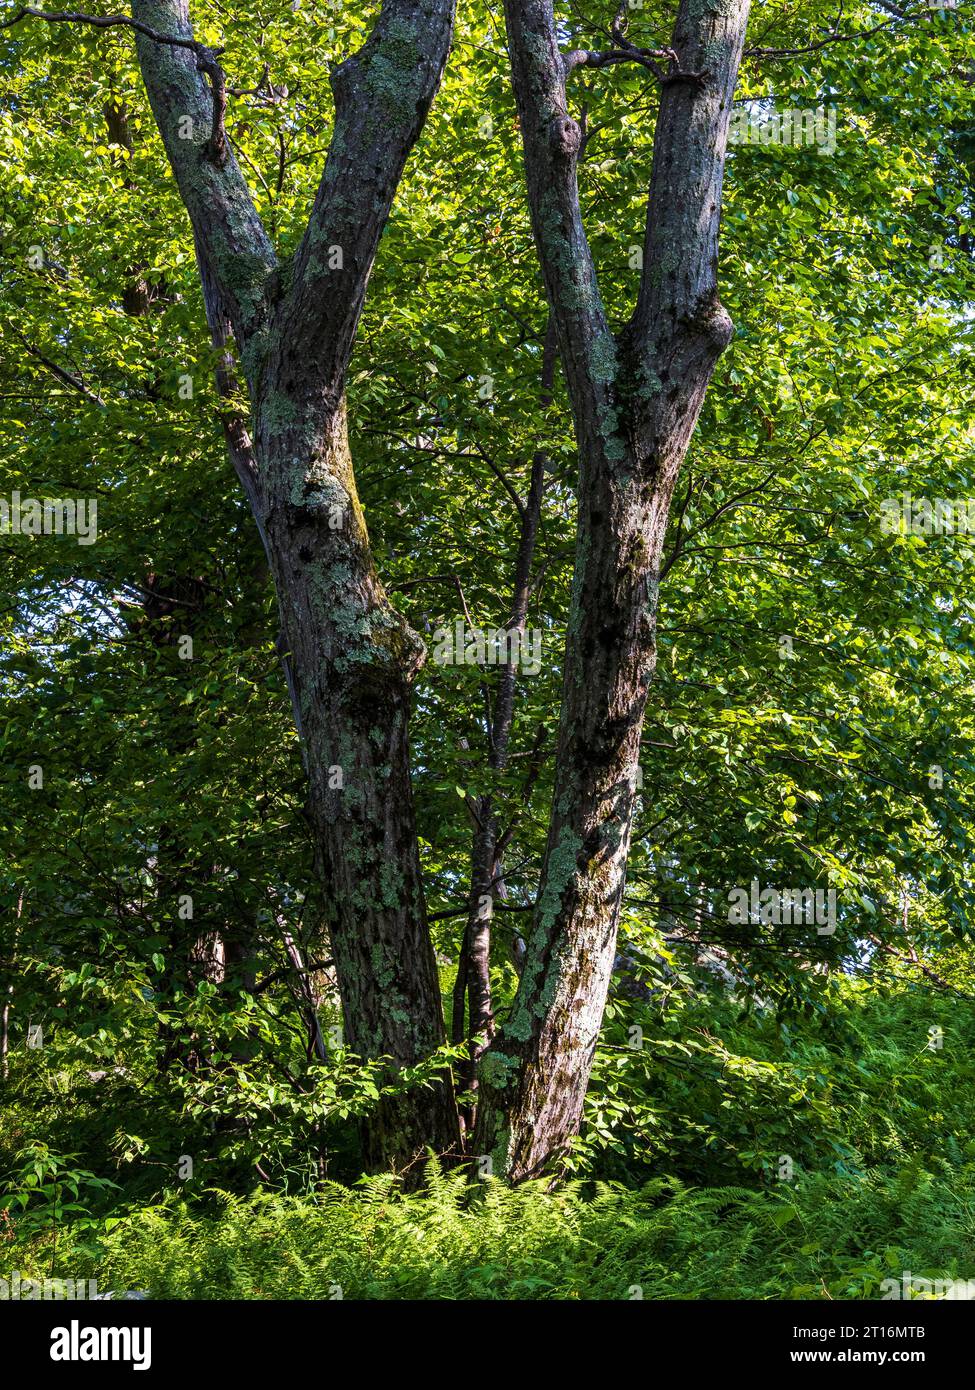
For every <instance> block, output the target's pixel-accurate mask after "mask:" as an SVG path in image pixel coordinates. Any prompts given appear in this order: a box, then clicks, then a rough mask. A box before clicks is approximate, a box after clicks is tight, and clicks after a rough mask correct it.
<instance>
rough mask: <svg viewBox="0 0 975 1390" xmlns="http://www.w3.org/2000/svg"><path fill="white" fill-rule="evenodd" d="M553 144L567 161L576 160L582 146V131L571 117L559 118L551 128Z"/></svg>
mask: <svg viewBox="0 0 975 1390" xmlns="http://www.w3.org/2000/svg"><path fill="white" fill-rule="evenodd" d="M549 134H550V135H551V139H552V144H553V145H554V147H555V149H556V151H557V152H558V153H559V154H560V155H563V156H564V157H565V158H566V159H574V158H575V156H576V155H577V154H578V153H579V147H580V145H581V144H582V130H581V129H580V127H579V123H578V122H577V121H574V120H573V119H572V117H571V116H559V117H557V118H556V119H555V120H554V121H553V122H552V124H551V126H550V127H549Z"/></svg>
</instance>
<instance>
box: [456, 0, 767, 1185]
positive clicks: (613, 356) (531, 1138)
mask: <svg viewBox="0 0 975 1390" xmlns="http://www.w3.org/2000/svg"><path fill="white" fill-rule="evenodd" d="M747 13H748V0H704V2H703V3H702V0H682V2H681V5H680V8H679V12H678V16H677V21H676V26H675V30H674V35H673V39H672V47H673V50H674V52H675V53H676V55H677V61H676V63H672V64H671V69H670V72H669V74H668V75H667V76H665V78H664V81H663V84H662V94H661V101H660V110H659V114H658V119H657V127H656V132H655V139H654V156H653V174H652V181H651V187H650V194H649V200H648V215H647V230H646V238H645V244H644V262H643V264H644V268H643V275H642V280H641V286H640V291H639V296H638V301H637V306H636V309H635V312H634V314H633V317H632V319H631V321H630V323H629V324H628V325H627V327H626V329H625V330H624V331H623V332H622V333H620V334H619V335H615V334H613V333H612V332H611V330H610V328H609V325H608V323H607V320H606V317H605V313H604V311H603V306H602V302H601V299H600V295H599V288H598V284H597V281H596V275H595V270H594V267H593V263H592V258H591V256H590V252H589V246H588V243H587V240H586V235H585V231H584V228H583V225H582V219H581V215H580V210H579V200H578V191H577V186H576V160H577V157H578V152H579V147H580V143H581V132H580V129H579V126H578V125H577V124H576V122H575V121H574V120H572V119H571V117H570V116H569V115H568V112H567V106H566V93H565V83H566V77H567V76H568V73H569V72H570V71H571V69H572V67H573V66H576V65H580V64H583V63H589V62H591V61H592V59H593V57H594V55H591V54H588V53H585V54H579V53H576V54H573V55H566V56H563V55H561V54H560V53H559V49H558V34H557V28H556V24H555V20H554V16H553V12H552V3H551V0H507V4H506V18H507V25H508V42H509V48H510V52H511V60H512V74H513V82H514V87H515V95H516V99H517V102H518V109H519V115H520V119H521V127H522V137H523V141H524V149H525V168H526V175H527V180H528V194H529V203H530V206H531V212H532V221H533V228H534V233H535V240H536V245H537V247H538V252H539V258H540V260H541V264H542V269H543V273H544V275H545V281H546V289H547V293H548V297H549V303H550V305H551V307H552V310H553V312H554V314H555V317H556V323H557V325H558V330H559V345H560V350H561V354H562V360H563V366H564V369H565V375H566V380H567V384H568V388H569V395H570V399H571V401H572V406H573V413H574V418H575V426H576V437H577V441H578V446H579V454H580V473H579V492H578V533H577V542H576V564H575V577H574V585H573V596H572V606H571V615H570V622H569V630H568V635H567V642H566V657H565V672H564V688H563V696H562V712H561V721H560V730H559V745H558V753H557V764H556V776H555V788H554V799H553V806H552V813H551V819H550V822H549V833H548V842H547V847H546V852H545V859H544V863H543V867H542V876H541V884H540V889H539V895H538V901H537V905H536V910H535V917H534V921H533V928H532V932H531V935H530V937H529V940H528V951H527V956H526V960H525V966H524V970H523V973H522V976H521V981H520V985H519V989H518V992H517V995H516V998H515V1002H514V1006H513V1008H512V1011H511V1015H510V1017H509V1018H508V1019H507V1020H506V1021H505V1023H504V1025H503V1027H502V1028H501V1029H500V1030H499V1032H498V1034H497V1035H496V1038H495V1041H494V1043H493V1044H492V1047H491V1048H490V1049H489V1050H488V1051H487V1052H486V1053H485V1054H484V1056H483V1057H482V1059H481V1065H480V1104H479V1108H478V1125H477V1131H476V1134H475V1139H474V1149H475V1152H477V1153H478V1154H481V1155H490V1156H491V1157H492V1159H493V1168H494V1172H495V1173H496V1174H498V1175H501V1176H504V1177H506V1178H508V1179H509V1180H510V1181H519V1180H521V1179H524V1178H528V1177H532V1176H537V1175H538V1174H539V1173H541V1172H542V1171H543V1169H545V1167H546V1166H547V1165H549V1164H550V1163H551V1162H552V1160H553V1159H555V1158H557V1157H558V1156H559V1155H560V1154H562V1153H564V1151H565V1149H566V1147H567V1145H568V1144H569V1142H570V1140H571V1139H572V1137H573V1135H574V1134H575V1133H576V1132H577V1130H578V1128H579V1123H580V1117H581V1113H582V1105H583V1101H584V1098H585V1092H586V1086H587V1084H588V1080H589V1074H590V1070H591V1068H592V1062H593V1055H594V1052H595V1047H596V1041H597V1038H598V1035H599V1029H600V1025H601V1022H602V1016H603V1011H604V1008H605V1004H606V996H607V991H608V987H609V978H610V972H611V970H612V965H613V960H614V957H615V953H616V929H617V922H618V918H619V909H620V902H621V899H622V894H623V885H624V877H625V872H626V860H627V854H628V850H629V842H630V827H631V819H632V814H633V805H634V801H635V790H636V788H635V783H636V772H637V768H638V766H639V755H640V735H641V730H642V726H643V717H644V711H645V708H646V702H647V695H648V690H649V685H650V680H651V676H652V673H653V665H654V659H655V641H654V622H655V612H656V599H657V576H658V573H659V570H660V560H661V553H662V548H663V542H664V535H665V531H666V527H667V516H668V511H669V507H670V500H671V496H672V494H673V489H674V484H675V481H676V476H677V471H678V469H679V467H680V463H681V461H682V459H683V456H684V453H685V451H686V448H687V444H688V441H689V439H690V436H691V433H692V432H693V429H694V425H695V423H696V421H697V417H698V413H699V411H700V407H701V402H702V400H703V396H704V392H705V389H706V387H707V384H708V381H709V380H710V377H711V373H712V371H713V369H714V364H715V362H716V361H717V358H718V356H719V355H720V353H721V351H722V350H723V348H724V347H725V346H726V345H727V343H728V342H729V340H730V338H731V334H732V325H731V321H730V319H729V318H728V315H727V314H726V313H725V311H724V309H723V307H722V306H721V303H720V301H719V300H718V297H717V286H716V278H715V276H716V267H717V233H718V220H719V211H720V206H721V183H722V175H723V170H724V155H725V145H726V140H727V131H728V122H729V115H730V108H731V100H732V94H733V91H734V87H735V82H736V79H737V72H738V65H739V62H740V59H741V53H742V48H743V43H744V35H745V26H746V21H747Z"/></svg>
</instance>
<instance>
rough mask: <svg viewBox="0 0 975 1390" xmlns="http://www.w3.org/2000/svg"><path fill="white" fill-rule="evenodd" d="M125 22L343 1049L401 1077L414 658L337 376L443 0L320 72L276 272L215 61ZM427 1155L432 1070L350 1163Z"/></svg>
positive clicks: (416, 875) (416, 880) (420, 1051)
mask: <svg viewBox="0 0 975 1390" xmlns="http://www.w3.org/2000/svg"><path fill="white" fill-rule="evenodd" d="M133 14H134V16H135V18H136V19H137V20H138V21H140V22H141V23H142V24H144V25H147V26H149V27H150V28H152V29H154V30H155V31H157V32H160V33H163V34H167V35H173V36H178V37H179V39H180V42H181V45H182V46H171V45H166V44H162V43H160V42H158V41H157V40H156V39H153V38H152V37H151V36H147V35H146V33H145V32H144V31H142V32H140V33H139V37H138V39H137V44H138V50H139V58H140V63H141V67H142V73H143V77H144V79H145V83H146V88H147V91H148V94H149V98H150V101H151V104H152V107H153V113H154V115H155V117H156V122H157V125H158V127H159V130H160V133H161V135H162V138H163V141H164V143H165V146H166V152H167V155H168V157H169V160H170V164H171V166H172V169H173V173H174V175H175V178H176V181H177V184H178V186H179V190H180V194H181V196H182V199H183V202H184V204H185V206H186V209H187V212H188V214H189V217H190V221H191V223H192V227H193V234H194V241H195V246H196V252H197V259H198V262H199V266H200V274H201V283H202V286H203V291H204V298H205V300H206V302H207V316H208V319H209V322H210V326H211V331H212V332H213V333H214V336H215V340H216V341H219V342H223V341H225V340H226V339H225V335H224V333H223V324H224V323H226V324H227V325H229V329H230V330H231V331H232V335H233V340H234V342H235V344H236V347H237V350H238V352H239V355H240V364H241V367H242V372H243V376H244V377H245V378H246V381H247V385H248V388H249V392H250V399H251V405H252V415H253V430H252V436H253V443H252V444H251V438H250V437H249V436H248V435H247V432H246V431H245V432H244V435H243V437H238V435H239V431H238V432H237V433H236V434H235V433H232V432H231V431H229V430H228V444H229V446H230V453H231V458H232V460H233V462H234V466H235V468H236V469H237V472H238V475H239V476H240V479H241V483H242V485H243V487H244V490H245V493H246V495H247V498H248V501H249V502H250V504H251V507H252V510H253V512H254V516H255V519H256V522H257V525H258V527H259V529H260V532H261V536H262V539H263V540H264V544H265V548H266V551H267V556H268V564H269V567H270V570H271V574H272V577H273V580H274V583H275V587H276V590H277V596H278V603H279V608H280V614H281V627H282V635H281V641H282V653H283V655H285V657H286V672H287V674H288V680H289V688H290V691H291V696H292V704H293V708H294V713H295V722H296V725H297V728H298V732H299V735H300V737H301V742H302V752H303V756H304V759H305V766H306V768H307V771H308V777H309V812H310V817H311V822H312V826H313V832H314V837H315V847H316V857H317V867H318V872H319V874H320V875H321V879H322V882H323V885H324V889H325V894H326V897H327V900H328V904H329V907H328V925H329V932H330V936H331V946H332V957H333V960H334V963H335V972H336V978H337V981H338V987H339V992H340V994H341V997H342V1007H343V1014H344V1019H345V1035H346V1040H347V1042H348V1044H349V1046H350V1047H351V1048H352V1049H353V1050H354V1051H356V1052H358V1053H360V1054H361V1055H362V1056H365V1057H370V1058H377V1057H389V1058H391V1059H392V1061H393V1063H394V1065H396V1066H408V1065H413V1064H415V1063H417V1062H419V1061H421V1060H422V1059H424V1058H425V1057H427V1056H429V1054H430V1053H431V1052H432V1051H434V1050H435V1049H436V1048H437V1047H438V1046H439V1045H440V1044H441V1043H442V1042H443V1041H444V1028H443V1013H442V1007H441V998H440V989H439V981H438V976H437V969H436V962H435V959H434V954H433V948H432V943H431V941H430V937H429V933H428V930H427V923H426V914H425V908H424V901H423V888H422V882H421V876H420V864H419V853H418V846H417V839H416V830H415V823H414V814H413V800H412V791H411V786H410V776H409V745H408V737H407V724H408V719H409V709H410V687H411V684H412V681H413V679H414V677H415V675H416V673H417V671H418V670H419V668H420V665H421V664H422V661H423V657H424V648H423V644H422V643H421V642H420V640H419V638H418V637H417V636H416V635H415V634H414V633H413V632H412V631H411V629H410V628H409V626H408V625H407V624H406V622H405V621H404V620H403V619H402V618H401V617H400V615H399V614H398V613H396V612H395V611H394V610H393V609H392V607H391V606H390V604H389V602H388V600H387V598H386V595H385V593H384V592H383V589H382V585H381V584H380V582H379V579H378V576H377V574H376V571H375V567H374V564H373V561H372V556H371V552H370V549H369V541H368V536H367V534H366V526H365V520H364V518H363V515H362V510H361V507H360V506H359V501H358V497H357V495H356V488H355V481H354V478H353V472H352V460H351V457H350V453H349V444H348V433H347V420H346V407H345V374H346V370H347V367H348V363H349V357H350V354H351V351H352V346H353V343H354V340H355V334H356V328H357V325H358V320H359V315H360V313H361V311H362V306H363V302H364V299H365V293H366V287H367V284H368V280H369V275H370V272H371V269H372V264H373V260H374V258H375V254H376V249H377V246H378V243H379V238H380V236H381V235H382V231H383V228H384V227H385V225H386V221H387V219H388V216H389V211H390V207H391V204H392V200H393V197H394V195H395V193H396V190H397V188H398V186H399V181H400V178H401V177H402V173H403V169H404V166H405V163H406V159H407V157H408V155H409V153H410V150H411V149H412V148H413V145H414V144H415V142H416V139H417V137H418V135H419V133H420V130H421V129H422V127H423V123H424V121H425V119H426V115H427V112H428V110H429V107H430V103H431V102H432V100H433V96H434V94H435V92H436V89H437V86H438V85H439V82H440V77H441V74H442V72H443V68H444V64H445V62H446V58H447V52H448V50H449V46H450V36H451V28H452V20H453V4H452V0H385V2H384V4H383V5H382V9H381V12H380V15H379V18H378V20H377V21H376V24H375V27H374V28H373V31H372V33H371V34H370V36H369V38H368V39H367V41H366V43H365V44H364V46H363V47H362V48H361V49H360V50H359V51H358V52H357V53H355V54H354V55H352V57H350V58H349V59H347V60H346V61H345V62H343V63H342V64H340V65H339V66H338V67H337V68H335V69H334V70H333V72H332V75H331V79H330V80H331V84H332V89H333V93H334V96H335V121H334V128H333V137H332V142H331V145H330V149H329V153H328V157H327V160H326V163H325V168H324V171H323V174H322V178H321V182H320V184H319V188H318V192H317V195H316V198H315V202H314V206H313V208H312V211H311V216H310V218H309V222H308V226H307V229H306V231H305V235H304V237H303V239H302V242H301V244H300V246H299V248H298V250H297V252H296V254H295V256H294V259H293V261H292V262H291V263H289V264H288V265H287V266H279V265H278V263H277V258H276V256H275V253H274V249H273V247H272V245H271V242H270V239H269V238H268V236H267V233H266V231H265V229H264V227H263V226H262V224H261V222H260V219H259V217H258V215H257V212H256V210H255V208H254V204H253V200H252V198H251V195H250V192H249V190H248V188H247V185H246V182H245V180H244V178H243V175H242V173H241V170H240V167H239V165H238V164H237V162H236V159H235V158H234V155H233V151H232V150H231V149H230V148H229V146H228V145H227V142H226V138H225V136H223V138H220V137H221V136H222V134H223V133H222V130H220V129H219V120H218V122H217V124H216V125H215V124H214V110H215V101H214V95H213V90H211V86H210V85H208V82H207V80H206V79H205V78H204V76H203V72H202V71H201V68H200V66H199V63H198V59H200V61H202V63H203V70H205V71H207V72H208V73H209V74H210V77H211V80H212V79H213V67H214V63H215V61H216V60H215V58H214V57H213V55H212V54H211V55H210V56H209V58H208V57H207V56H206V55H203V56H202V58H201V57H200V55H199V54H198V53H197V52H195V51H193V49H192V48H189V47H187V46H186V42H187V41H192V29H191V26H190V22H189V13H188V7H187V4H186V0H133ZM214 90H215V88H214ZM216 109H217V113H218V116H219V103H216ZM188 118H189V127H187V119H188ZM187 128H189V130H190V138H186V131H187ZM222 369H223V370H224V371H227V370H228V364H227V363H223V364H222ZM427 1146H431V1147H433V1148H434V1149H435V1150H437V1151H439V1152H448V1151H451V1152H456V1151H457V1149H458V1148H459V1132H458V1123H457V1115H456V1106H455V1104H454V1100H453V1094H452V1088H451V1085H450V1081H449V1077H448V1076H446V1075H445V1077H444V1080H443V1082H442V1084H440V1085H437V1086H435V1087H433V1088H431V1089H420V1090H415V1091H414V1092H413V1093H411V1094H410V1095H408V1096H403V1097H401V1098H395V1099H393V1100H391V1101H389V1102H388V1103H384V1104H383V1105H382V1106H381V1107H380V1112H379V1115H378V1117H377V1118H376V1119H375V1120H372V1119H370V1124H369V1128H368V1131H367V1136H366V1148H367V1153H366V1160H367V1162H368V1163H369V1165H370V1166H371V1167H382V1166H386V1165H387V1164H390V1163H392V1164H394V1165H396V1166H397V1167H404V1166H408V1165H411V1164H412V1163H413V1162H414V1161H415V1160H416V1159H417V1158H419V1157H420V1156H422V1154H423V1152H424V1151H425V1149H426V1147H427Z"/></svg>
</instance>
